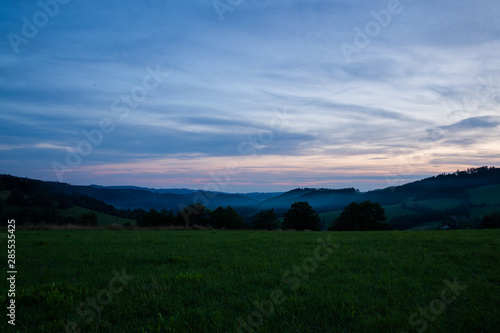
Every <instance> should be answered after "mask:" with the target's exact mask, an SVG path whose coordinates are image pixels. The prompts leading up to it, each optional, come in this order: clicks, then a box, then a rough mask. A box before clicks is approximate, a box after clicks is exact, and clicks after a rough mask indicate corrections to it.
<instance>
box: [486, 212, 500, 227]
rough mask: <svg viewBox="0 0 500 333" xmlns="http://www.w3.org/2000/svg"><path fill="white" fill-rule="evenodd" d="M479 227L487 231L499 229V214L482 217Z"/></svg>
mask: <svg viewBox="0 0 500 333" xmlns="http://www.w3.org/2000/svg"><path fill="white" fill-rule="evenodd" d="M481 226H482V227H483V228H487V229H497V228H500V212H496V213H492V214H490V215H486V216H485V217H483V221H482V222H481Z"/></svg>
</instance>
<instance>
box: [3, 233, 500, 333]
mask: <svg viewBox="0 0 500 333" xmlns="http://www.w3.org/2000/svg"><path fill="white" fill-rule="evenodd" d="M2 234H3V236H2V237H0V244H2V245H1V246H2V247H3V248H4V249H5V248H6V246H7V245H6V241H7V237H6V231H3V232H2ZM499 236H500V231H499V230H458V231H419V232H408V231H406V232H397V231H391V232H282V231H273V232H264V231H213V230H177V231H174V230H116V231H115V230H30V231H22V230H19V231H17V232H16V264H17V271H18V273H17V276H16V295H15V300H16V321H15V323H16V325H15V327H14V326H11V325H8V324H7V319H8V318H7V317H6V316H5V314H4V316H3V317H4V319H3V320H2V323H1V324H0V330H1V331H10V332H423V331H425V332H497V331H498V327H500V269H499V262H500V251H499V248H500V241H499ZM1 253H2V260H3V261H4V262H6V261H7V258H6V251H5V250H3V251H1ZM5 271H7V269H5ZM2 288H3V292H2V294H1V299H0V301H1V302H2V306H3V308H4V312H5V311H6V310H5V309H6V306H7V301H8V299H7V296H6V295H7V289H8V285H7V281H6V279H3V282H2Z"/></svg>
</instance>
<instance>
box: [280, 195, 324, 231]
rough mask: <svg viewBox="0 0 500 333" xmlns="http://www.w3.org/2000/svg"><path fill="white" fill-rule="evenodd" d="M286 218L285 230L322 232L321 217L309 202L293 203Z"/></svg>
mask: <svg viewBox="0 0 500 333" xmlns="http://www.w3.org/2000/svg"><path fill="white" fill-rule="evenodd" d="M284 217H285V219H284V221H283V229H295V230H320V223H319V222H320V221H319V216H318V214H317V213H316V212H315V211H314V209H313V208H312V207H311V205H309V203H308V202H307V201H299V202H295V203H293V204H292V206H291V207H290V209H289V210H288V211H287V212H286V213H285V215H284Z"/></svg>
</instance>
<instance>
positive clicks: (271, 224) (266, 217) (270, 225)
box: [252, 209, 278, 230]
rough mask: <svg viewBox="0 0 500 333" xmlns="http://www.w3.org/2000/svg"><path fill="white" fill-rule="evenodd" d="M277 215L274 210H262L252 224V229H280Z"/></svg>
mask: <svg viewBox="0 0 500 333" xmlns="http://www.w3.org/2000/svg"><path fill="white" fill-rule="evenodd" d="M277 218H278V217H277V216H276V213H275V212H274V209H267V210H261V211H260V212H259V213H258V214H257V215H255V218H254V220H253V222H252V227H253V228H254V229H257V230H259V229H263V230H274V229H277V228H278V223H277V222H276V219H277Z"/></svg>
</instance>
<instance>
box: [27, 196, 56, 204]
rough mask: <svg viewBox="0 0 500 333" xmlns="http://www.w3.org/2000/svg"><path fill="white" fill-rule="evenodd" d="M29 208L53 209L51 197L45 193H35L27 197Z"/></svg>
mask: <svg viewBox="0 0 500 333" xmlns="http://www.w3.org/2000/svg"><path fill="white" fill-rule="evenodd" d="M29 202H30V204H31V206H37V207H55V202H54V200H53V199H52V197H51V196H50V195H48V194H46V193H36V194H33V195H31V196H30V197H29Z"/></svg>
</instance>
